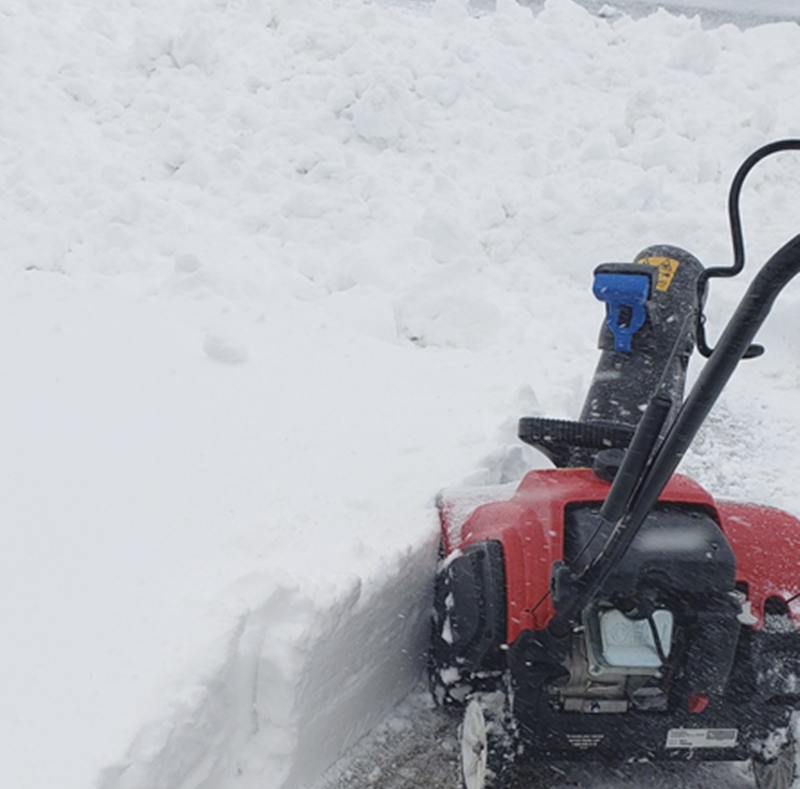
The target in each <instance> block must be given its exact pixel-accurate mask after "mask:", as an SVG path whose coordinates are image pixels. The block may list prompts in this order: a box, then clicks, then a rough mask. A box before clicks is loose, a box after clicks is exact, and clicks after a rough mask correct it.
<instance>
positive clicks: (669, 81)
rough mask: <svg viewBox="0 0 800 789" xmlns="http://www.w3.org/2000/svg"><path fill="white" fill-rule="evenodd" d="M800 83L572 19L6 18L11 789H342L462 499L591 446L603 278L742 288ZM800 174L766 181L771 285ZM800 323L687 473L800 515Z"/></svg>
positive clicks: (769, 53) (662, 15)
mask: <svg viewBox="0 0 800 789" xmlns="http://www.w3.org/2000/svg"><path fill="white" fill-rule="evenodd" d="M798 67H800V31H798V28H797V27H796V26H795V25H794V24H784V25H773V26H765V27H759V28H754V29H752V30H747V31H744V32H743V31H741V30H738V29H736V28H734V27H732V26H725V27H722V28H719V29H715V30H703V29H702V28H701V25H700V22H699V20H697V19H687V18H683V17H676V16H671V15H669V14H667V13H666V12H663V11H662V12H658V13H655V14H653V15H652V16H649V17H647V18H644V19H642V20H638V21H633V20H631V19H629V18H626V17H620V18H614V19H599V18H595V17H593V16H591V15H590V14H588V13H587V12H586V11H584V10H582V9H581V8H580V7H578V6H577V5H575V4H573V3H572V2H570V0H548V2H547V3H546V4H545V7H544V9H543V10H542V11H541V12H538V13H536V14H534V13H532V12H531V11H530V10H529V9H526V8H523V7H520V6H519V5H517V4H515V3H514V2H511V0H498V2H497V8H496V11H494V12H492V13H486V14H483V15H474V14H472V13H470V8H469V6H468V5H467V4H466V3H465V2H463V1H462V0H437V1H436V2H435V3H433V4H432V5H430V6H427V5H424V6H422V7H411V8H403V7H399V6H394V5H389V6H387V5H382V4H377V3H370V2H362V0H337V1H334V0H292V1H291V2H290V1H289V0H228V1H227V2H225V1H224V0H192V2H188V0H183V1H178V2H170V3H162V2H155V0H113V2H107V3H103V4H102V5H98V4H97V3H94V2H91V0H70V2H68V3H64V2H60V1H59V0H36V1H35V2H29V3H27V4H24V5H23V4H11V3H5V4H0V103H1V104H2V113H0V162H2V167H0V200H2V210H1V211H0V223H2V227H1V231H2V232H0V250H2V256H1V257H0V260H1V261H2V267H1V268H0V276H2V285H3V287H2V288H0V358H1V359H2V362H3V367H2V369H3V371H4V374H5V375H4V386H3V403H4V414H5V419H4V420H3V429H2V446H3V450H4V451H3V455H2V474H1V475H0V479H2V480H3V495H2V496H0V502H2V503H1V504H0V508H2V509H1V510H0V512H1V513H2V522H3V523H4V524H5V534H6V542H5V546H4V550H3V553H2V567H1V568H0V579H2V580H1V581H0V584H2V586H1V587H0V589H1V591H2V600H3V603H2V605H3V612H2V621H3V622H4V624H5V627H6V630H5V633H4V637H5V639H4V640H5V644H6V650H5V659H4V662H3V672H2V683H3V690H2V697H3V699H4V707H5V709H6V715H5V716H4V727H3V732H2V734H3V736H2V738H0V743H1V744H0V783H2V784H3V785H4V786H20V787H21V786H25V787H31V789H51V787H54V786H59V787H63V789H84V787H87V786H97V787H99V789H144V788H145V787H146V788H147V789H176V788H177V787H183V788H184V789H189V788H190V787H192V788H193V787H201V786H203V787H207V788H209V789H210V788H213V787H219V788H221V787H232V786H234V785H235V786H237V787H238V786H241V787H249V786H253V787H256V786H258V787H260V789H271V787H275V788H276V789H277V788H278V787H286V789H290V788H292V787H300V786H306V785H308V784H309V783H311V782H312V781H313V780H314V779H315V778H316V777H317V776H318V775H319V774H320V772H321V771H322V770H323V769H324V768H325V767H326V766H328V765H329V764H330V763H331V762H332V761H333V759H334V758H335V757H336V756H337V755H339V754H340V753H341V752H342V751H343V750H344V749H345V748H347V747H348V746H350V745H351V744H352V743H353V742H355V741H356V740H357V739H358V737H359V736H360V735H362V734H363V733H364V732H365V731H367V730H368V729H369V728H370V726H372V725H373V724H374V723H375V722H376V721H377V720H379V719H380V717H381V715H382V714H383V713H384V712H385V711H386V710H387V709H389V708H390V707H391V705H392V704H394V703H395V702H396V701H397V700H398V699H400V698H401V697H402V696H403V695H404V694H405V693H406V692H407V691H408V690H409V688H410V687H412V685H413V683H414V681H415V679H416V677H417V676H418V672H419V668H420V664H421V659H422V653H423V651H424V646H425V640H426V637H427V633H426V622H425V615H426V611H427V607H428V591H429V587H430V583H429V582H430V578H431V575H432V572H433V566H434V562H435V551H436V540H437V536H436V529H437V523H436V516H435V507H434V498H435V494H436V491H437V489H438V488H439V487H440V486H445V485H455V484H460V483H462V482H463V483H469V484H505V483H508V482H509V481H512V480H514V479H517V478H519V476H520V475H521V474H522V473H523V471H524V469H525V468H527V467H528V466H530V465H531V464H532V463H537V462H541V461H539V460H537V458H536V457H535V456H533V455H532V454H528V451H527V450H524V449H523V448H521V447H519V446H518V443H517V442H516V440H515V437H514V433H515V423H516V418H517V417H518V416H519V415H520V414H524V413H528V414H533V413H547V414H549V415H552V416H574V414H575V413H576V411H577V409H578V406H579V403H580V401H581V398H582V396H583V390H584V387H585V382H586V380H587V379H588V376H589V375H590V373H591V370H592V368H593V365H594V343H595V337H596V332H597V325H598V321H599V317H600V315H601V310H600V309H599V307H598V305H597V304H596V303H595V302H594V301H593V299H592V297H591V294H590V292H589V288H588V283H589V278H590V272H591V270H592V268H593V266H594V265H595V263H596V262H599V261H602V260H618V259H630V258H631V257H632V256H633V255H634V254H635V253H636V252H637V251H638V250H639V249H640V248H642V247H644V246H646V245H648V244H650V243H654V242H660V241H671V242H673V243H679V244H681V245H683V246H686V247H688V248H689V249H691V250H692V251H693V252H694V253H695V254H697V255H698V256H699V257H700V258H701V259H703V260H705V261H706V262H707V263H708V264H710V265H711V264H714V265H716V264H724V263H727V262H728V260H729V252H728V241H727V236H726V232H727V231H726V227H725V219H724V214H723V205H724V199H725V190H726V188H727V182H728V179H729V177H730V175H731V173H732V172H733V170H734V168H735V166H736V165H737V164H738V162H739V160H740V159H741V158H742V157H743V156H744V155H745V154H747V153H749V152H750V151H751V150H752V149H753V148H754V147H756V146H758V145H759V144H761V143H763V142H766V141H768V140H770V139H774V138H777V137H782V136H791V135H793V134H795V135H796V134H797V130H798V129H800V103H799V102H798V101H797V70H798ZM799 181H800V161H798V160H797V159H796V158H795V159H791V158H790V157H782V158H781V159H780V161H776V162H773V163H769V164H767V165H765V166H764V167H763V169H761V170H759V172H758V173H756V174H754V176H753V177H752V181H751V183H750V184H749V186H750V187H751V188H750V190H749V192H748V194H747V198H746V201H745V211H746V216H747V219H746V228H747V229H748V230H749V231H750V238H749V240H750V242H751V247H750V249H751V251H752V255H753V259H754V260H758V259H763V258H764V257H765V256H766V255H767V254H769V252H771V251H772V249H773V248H775V247H776V246H777V245H778V244H779V243H781V242H782V241H783V240H785V238H786V237H788V236H789V235H792V234H794V233H795V232H796V230H797V228H796V211H795V210H794V206H795V205H796V202H795V201H796V199H797V198H796V195H797V188H798V186H797V185H798V182H799ZM748 220H749V221H748ZM717 292H718V299H717V300H716V302H715V305H714V309H712V311H711V319H710V320H711V326H712V332H713V330H714V328H715V327H717V326H718V325H719V321H720V320H721V317H720V316H721V315H723V314H724V311H725V309H726V308H727V307H728V306H729V305H730V304H731V303H732V301H733V298H734V295H735V293H736V292H737V288H736V287H735V286H730V287H726V288H723V287H718V288H716V289H715V295H717ZM797 298H798V296H797V293H796V291H794V292H793V294H790V295H789V296H788V297H787V299H788V302H789V303H791V301H792V300H795V301H796V300H797ZM715 310H716V311H715ZM795 320H796V319H795V318H792V317H791V313H790V311H789V310H788V309H786V310H784V311H781V317H780V318H779V319H777V320H776V321H775V322H774V324H773V325H772V326H771V328H770V329H769V332H768V335H769V336H768V337H767V338H766V341H767V343H768V345H769V346H770V350H772V347H773V346H774V347H775V351H776V352H775V353H774V354H771V355H770V357H768V358H767V359H766V360H764V362H763V363H761V362H760V363H752V364H753V368H752V372H751V376H752V377H750V378H749V379H748V380H746V381H743V382H742V383H737V384H736V386H735V388H734V389H733V390H732V391H733V392H734V394H732V395H730V396H729V398H728V399H727V400H726V401H725V403H724V404H723V408H722V409H721V410H720V411H719V412H718V416H717V417H715V418H716V419H717V421H718V422H720V423H721V426H722V427H723V428H725V429H726V430H727V428H729V427H730V426H733V427H734V428H735V430H734V432H731V431H730V430H727V432H726V431H725V430H723V431H717V432H716V433H714V434H713V436H711V434H709V437H706V438H704V442H701V444H700V446H699V449H698V452H697V453H696V454H695V455H694V456H693V458H692V459H691V460H690V463H689V466H690V467H691V470H692V471H693V472H695V473H697V474H698V475H700V476H701V477H702V478H703V479H704V480H706V481H708V482H709V484H711V483H714V484H716V487H715V488H714V490H715V492H722V493H726V492H729V491H731V492H732V491H734V490H737V489H738V491H737V492H741V491H742V490H744V492H745V493H746V494H748V495H750V496H753V497H756V498H759V499H761V500H763V499H765V498H768V499H770V500H772V501H773V503H776V504H780V505H782V506H786V507H789V508H792V509H794V510H795V511H800V497H798V494H797V493H796V491H795V486H794V484H793V478H792V475H791V469H792V467H793V460H792V459H793V457H794V454H793V451H794V446H795V444H796V438H797V430H796V427H794V426H793V424H792V423H793V419H792V418H791V417H792V414H793V413H796V412H797V410H798V402H797V400H798V398H797V394H796V392H797V389H798V387H797V383H798V367H797V363H796V362H795V361H794V359H793V357H792V356H791V351H793V350H797V349H796V347H795V346H796V344H797V340H796V339H794V338H795V337H796V336H797V327H796V326H795V325H794V321H795ZM765 391H767V392H769V394H766V395H765V394H764V392H765ZM764 398H766V403H765V411H764V413H763V419H764V420H765V424H769V425H771V427H770V428H769V431H767V430H766V428H764V427H763V426H762V425H761V419H762V412H761V410H760V402H761V400H763V399H764ZM767 411H768V413H767ZM776 411H777V413H775V412H776ZM720 433H722V437H720ZM726 435H727V436H732V437H731V438H727V439H726V438H725V436H726ZM743 437H744V439H746V447H747V448H746V449H745V450H744V460H745V461H747V462H748V463H755V464H756V471H755V473H752V472H753V469H752V467H750V466H749V467H748V468H747V469H743V468H742V467H741V464H739V463H737V462H736V459H735V456H734V455H732V454H731V451H732V447H741V446H742V445H743ZM726 441H729V442H730V444H731V446H727V445H726ZM715 442H716V443H715ZM776 446H777V449H776ZM736 451H739V452H742V451H743V450H741V449H737V450H736ZM720 456H724V457H725V458H726V460H725V461H724V463H723V464H722V465H720V464H719V458H720ZM754 458H756V459H754ZM718 470H719V472H720V477H719V479H717V477H716V474H717V471H718ZM712 487H713V486H712Z"/></svg>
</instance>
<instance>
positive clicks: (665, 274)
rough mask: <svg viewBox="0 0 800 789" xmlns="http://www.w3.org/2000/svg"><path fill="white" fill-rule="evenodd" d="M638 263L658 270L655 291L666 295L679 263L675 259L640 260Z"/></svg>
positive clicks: (654, 258) (655, 258) (653, 258)
mask: <svg viewBox="0 0 800 789" xmlns="http://www.w3.org/2000/svg"><path fill="white" fill-rule="evenodd" d="M639 262H640V263H644V264H645V265H647V266H655V267H656V268H657V269H658V280H657V282H656V290H660V291H661V292H662V293H666V292H667V291H668V290H669V286H670V285H671V284H672V278H673V277H674V276H675V272H676V271H677V270H678V266H680V263H679V262H678V261H677V260H675V258H659V257H652V258H642V259H641V260H640V261H639Z"/></svg>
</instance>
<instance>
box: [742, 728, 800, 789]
mask: <svg viewBox="0 0 800 789" xmlns="http://www.w3.org/2000/svg"><path fill="white" fill-rule="evenodd" d="M797 756H798V753H797V741H796V739H795V736H794V734H793V732H792V727H791V726H789V727H787V728H786V729H779V730H777V731H776V732H774V733H773V735H772V736H771V737H769V738H768V739H767V747H766V748H765V750H764V751H761V752H759V753H755V754H753V761H752V763H753V777H754V778H755V783H756V789H791V787H793V786H794V782H795V779H796V778H797V777H798V774H797Z"/></svg>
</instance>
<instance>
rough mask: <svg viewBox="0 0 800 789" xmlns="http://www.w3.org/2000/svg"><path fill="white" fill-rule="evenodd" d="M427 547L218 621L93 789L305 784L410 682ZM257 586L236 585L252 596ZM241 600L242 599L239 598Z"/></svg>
mask: <svg viewBox="0 0 800 789" xmlns="http://www.w3.org/2000/svg"><path fill="white" fill-rule="evenodd" d="M435 564H436V540H435V535H434V533H433V532H432V533H431V539H430V540H429V541H427V542H425V544H422V545H417V546H414V547H412V548H409V549H408V550H407V551H406V552H405V553H404V554H403V555H401V556H398V557H397V559H396V561H395V562H393V563H392V564H391V565H390V564H389V563H388V561H387V563H386V565H385V566H384V568H383V569H384V575H383V576H382V577H380V578H370V579H367V580H365V581H363V582H362V581H361V580H360V579H358V578H356V577H353V578H352V579H351V583H350V585H349V588H347V589H344V590H343V589H341V588H340V589H338V590H337V591H334V592H332V593H331V599H330V604H329V605H328V606H324V605H322V604H321V601H322V600H324V596H320V595H319V590H314V591H313V593H309V592H308V591H307V590H303V589H302V588H301V587H300V586H299V585H297V586H291V585H288V584H283V585H275V584H274V583H273V585H272V589H271V591H270V592H269V593H268V594H266V596H264V595H262V598H261V601H260V602H258V603H255V604H252V605H251V606H250V607H249V610H245V611H243V612H241V611H240V613H239V614H238V616H237V617H233V618H232V619H231V618H229V619H228V621H229V624H230V623H231V622H232V624H230V626H229V627H228V629H227V631H225V632H224V633H223V634H222V635H220V636H219V637H218V638H217V640H216V641H215V642H214V644H213V645H212V647H211V649H210V652H209V654H208V655H206V656H204V657H206V658H207V662H206V664H205V665H206V666H208V667H209V668H207V669H206V672H205V673H204V674H201V675H197V674H195V676H194V677H192V678H191V679H190V680H189V681H188V682H186V683H184V684H183V685H182V686H181V687H180V688H179V690H178V692H177V693H176V694H175V695H174V697H173V698H172V699H171V701H170V702H169V704H168V705H166V706H167V709H166V711H165V713H164V715H163V716H161V717H160V718H159V719H157V720H154V721H152V722H151V723H150V724H149V725H147V726H146V727H144V728H143V729H142V730H140V732H139V734H138V735H137V736H136V738H135V739H134V741H133V743H132V744H131V746H130V748H129V750H128V752H127V754H126V755H125V757H124V759H122V760H120V762H118V763H117V764H115V765H112V766H110V767H108V768H106V769H105V770H103V772H102V773H101V775H100V777H99V780H98V781H97V787H98V789H200V788H201V787H204V788H206V789H211V787H214V789H222V788H223V787H227V786H232V785H233V783H234V781H235V782H236V787H237V789H241V788H244V789H250V787H253V789H255V787H258V789H299V788H300V787H304V786H308V785H310V784H312V783H314V782H315V781H317V780H318V779H319V778H320V777H321V776H322V774H323V773H324V772H325V770H326V769H328V768H329V767H330V766H331V765H332V764H333V763H334V762H335V761H336V760H337V759H338V758H339V757H340V756H341V755H342V754H343V753H345V752H346V751H347V750H348V749H350V748H351V747H352V746H353V745H354V744H355V743H356V742H357V741H358V740H359V739H361V737H363V736H364V735H365V734H367V733H368V732H369V731H370V730H371V729H372V728H373V727H374V726H375V725H376V724H377V723H378V722H379V721H380V720H381V719H382V718H383V717H384V716H385V715H386V714H387V713H388V712H389V710H391V708H392V707H394V706H395V705H396V704H397V703H398V702H399V701H400V700H401V699H402V698H403V697H405V696H406V695H407V694H408V693H409V692H411V691H412V690H413V689H414V687H415V686H416V685H417V683H418V681H419V678H420V674H421V672H422V670H423V666H424V660H425V654H426V650H427V643H428V639H429V630H428V628H429V611H430V605H431V599H430V597H431V593H432V588H433V574H434V571H435ZM263 580H264V579H257V578H250V579H243V581H242V585H243V586H247V585H249V586H250V587H251V589H253V590H254V589H257V588H258V587H260V588H261V589H263V588H264V587H263ZM245 591H246V590H245Z"/></svg>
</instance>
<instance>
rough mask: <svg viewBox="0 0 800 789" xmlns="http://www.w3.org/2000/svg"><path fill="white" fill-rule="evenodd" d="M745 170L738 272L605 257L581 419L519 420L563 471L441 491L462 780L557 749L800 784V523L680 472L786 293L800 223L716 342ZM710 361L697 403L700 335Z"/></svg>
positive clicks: (673, 256) (437, 642) (447, 639)
mask: <svg viewBox="0 0 800 789" xmlns="http://www.w3.org/2000/svg"><path fill="white" fill-rule="evenodd" d="M788 149H800V140H783V141H779V142H776V143H773V144H771V145H768V146H765V147H764V148H761V149H759V150H758V151H756V152H755V153H754V154H753V155H751V156H750V157H749V158H748V159H747V160H746V161H745V162H744V163H743V164H742V166H741V168H740V169H739V171H738V172H737V174H736V176H735V178H734V180H733V184H732V186H731V191H730V197H729V214H730V221H731V230H732V235H733V244H734V263H733V265H731V266H730V267H721V268H708V269H705V268H704V267H703V266H702V264H701V263H700V262H699V261H698V260H697V259H696V258H695V257H693V256H692V255H690V254H689V253H687V252H685V251H684V250H682V249H679V248H677V247H670V246H654V247H649V248H648V249H646V250H644V251H643V252H641V253H640V254H639V255H638V256H637V257H636V259H635V261H634V262H633V263H624V264H604V265H601V266H599V267H598V268H597V270H596V271H595V280H594V292H595V295H596V296H597V297H598V298H599V299H600V300H602V301H603V302H605V304H606V321H605V323H604V325H603V327H602V329H601V335H600V349H601V356H600V360H599V363H598V366H597V369H596V371H595V375H594V378H593V380H592V384H591V387H590V390H589V393H588V395H587V397H586V400H585V403H584V407H583V411H582V413H581V416H580V419H579V420H578V421H575V422H570V421H563V420H553V419H544V418H539V417H531V418H523V419H522V420H521V421H520V426H519V435H520V438H521V439H522V440H523V441H525V442H527V443H529V444H531V445H533V446H535V447H537V448H538V449H540V450H541V451H542V452H544V454H545V455H547V457H548V458H549V459H550V460H551V461H552V462H553V465H554V468H552V469H546V470H538V471H531V472H529V473H528V474H527V475H526V476H525V478H524V479H523V480H522V482H521V483H520V485H519V486H518V488H517V489H516V491H515V492H514V493H513V495H511V497H510V498H508V497H507V496H506V497H502V499H501V500H498V501H489V502H486V503H480V504H479V505H478V506H474V504H473V505H472V507H470V506H469V502H467V504H466V505H465V502H464V501H463V500H461V499H460V498H459V497H458V495H457V494H453V495H446V496H443V497H442V499H441V501H440V511H441V521H442V557H441V563H440V566H439V570H438V572H437V578H436V589H435V606H434V618H433V627H432V647H431V660H430V679H431V686H432V691H433V694H434V697H435V698H436V700H437V702H439V703H441V704H443V705H447V706H452V707H455V708H457V709H459V710H461V712H462V714H463V721H462V724H461V728H460V741H461V742H460V750H461V762H462V772H463V778H464V783H465V785H466V787H467V789H483V787H500V786H506V785H508V784H509V782H510V781H511V779H512V775H513V774H514V773H515V772H516V770H517V768H518V767H520V766H522V765H525V764H526V763H530V762H535V761H542V760H551V759H552V760H555V759H569V760H571V759H611V760H619V761H631V760H651V759H652V760H686V759H696V760H737V761H738V760H744V759H752V760H753V769H754V774H755V779H756V784H757V786H758V787H759V788H760V789H764V788H766V787H770V788H771V789H776V788H778V787H781V788H782V789H788V787H790V786H791V785H792V783H793V781H794V779H795V748H796V746H795V742H794V738H793V736H792V727H791V725H790V723H791V720H790V719H791V715H792V712H793V710H794V709H795V707H796V706H797V704H798V701H800V698H799V697H800V558H799V556H798V551H797V546H798V544H800V521H798V520H797V519H796V518H794V517H792V516H791V515H789V514H787V513H785V512H781V511H779V510H775V509H771V508H769V507H766V506H762V505H760V504H750V503H745V504H742V503H730V502H722V501H715V500H714V498H713V497H712V496H711V495H710V494H709V493H708V492H707V491H705V490H704V489H703V488H702V487H701V486H700V485H698V484H697V483H696V482H694V481H693V480H691V479H689V478H687V477H685V476H682V475H678V474H675V473H674V472H675V469H676V468H677V466H678V464H679V462H680V460H681V458H682V457H683V455H684V454H685V452H686V450H687V449H688V447H689V445H690V444H691V442H692V440H693V438H694V436H695V434H696V433H697V431H698V429H699V427H700V426H701V424H702V423H703V421H704V420H705V418H706V416H707V415H708V413H709V412H710V410H711V408H712V406H713V404H714V402H715V401H716V399H717V397H718V396H719V394H720V392H721V391H722V389H723V387H724V386H725V384H726V382H727V381H728V379H729V378H730V376H731V375H732V373H733V371H734V369H735V368H736V366H737V365H738V363H739V362H740V360H742V359H743V358H749V357H756V356H758V355H760V353H761V352H762V351H763V349H762V348H761V347H760V346H756V345H753V344H752V341H753V339H754V337H755V335H756V333H757V331H758V329H759V327H760V326H761V324H762V323H763V321H764V319H765V318H766V316H767V314H768V312H769V311H770V309H771V306H772V304H773V302H774V300H775V298H776V297H777V295H778V293H779V292H780V291H781V290H782V289H783V287H784V286H785V285H786V284H787V283H788V282H789V280H791V279H792V278H793V277H794V276H795V275H796V274H797V273H798V272H800V236H796V237H795V238H793V239H792V240H791V241H789V242H788V243H787V244H786V245H784V246H783V247H782V248H781V249H780V250H779V251H778V252H776V253H775V254H774V255H773V256H772V258H771V259H770V260H769V261H768V262H767V263H766V264H765V265H764V266H763V267H762V268H761V270H760V271H759V272H758V274H757V275H756V276H755V278H754V279H753V282H752V284H751V285H750V287H749V289H748V291H747V293H746V294H745V296H744V298H743V299H742V301H741V303H740V305H739V307H738V308H737V310H736V312H735V313H734V315H733V317H732V318H731V320H730V322H729V324H728V327H727V328H726V330H725V332H724V334H723V335H722V337H721V339H720V341H719V342H718V344H717V347H716V348H715V349H713V350H712V349H711V348H709V347H708V345H707V343H706V339H705V333H704V327H703V324H704V317H703V304H704V301H705V297H706V295H707V289H708V288H707V285H708V281H709V279H710V278H713V277H727V276H733V275H735V274H737V273H739V271H741V269H742V267H743V265H744V246H743V236H742V230H741V223H740V216H739V208H738V203H739V194H740V192H741V189H742V185H743V183H744V180H745V178H746V176H747V174H748V172H749V171H750V170H751V169H752V167H753V166H755V165H756V164H757V163H758V162H759V161H760V160H761V159H763V158H764V157H766V156H769V155H771V154H773V153H777V152H780V151H785V150H788ZM695 347H696V348H697V349H698V350H699V351H700V352H701V353H702V354H703V355H704V356H706V357H708V361H707V362H706V363H705V366H704V367H703V369H702V371H701V373H700V375H699V377H698V380H697V382H696V383H695V385H694V387H693V388H692V390H691V392H690V393H689V394H688V396H687V397H686V398H685V399H684V383H685V375H686V369H687V365H688V361H689V357H690V355H691V353H692V351H693V349H694V348H695Z"/></svg>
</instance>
